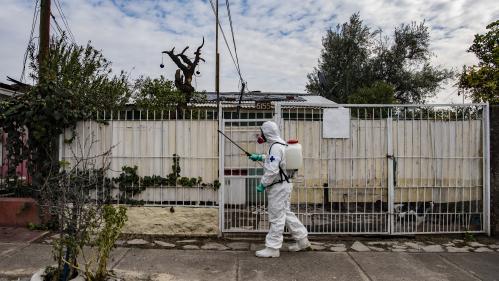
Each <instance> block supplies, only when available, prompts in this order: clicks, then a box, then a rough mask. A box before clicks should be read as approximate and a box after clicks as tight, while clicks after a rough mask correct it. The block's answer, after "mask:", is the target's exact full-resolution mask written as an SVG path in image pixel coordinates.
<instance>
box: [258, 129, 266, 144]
mask: <svg viewBox="0 0 499 281" xmlns="http://www.w3.org/2000/svg"><path fill="white" fill-rule="evenodd" d="M256 141H257V142H258V143H259V144H262V143H264V142H266V141H267V139H266V138H265V135H264V134H263V132H262V130H260V135H259V136H258V139H257V140H256Z"/></svg>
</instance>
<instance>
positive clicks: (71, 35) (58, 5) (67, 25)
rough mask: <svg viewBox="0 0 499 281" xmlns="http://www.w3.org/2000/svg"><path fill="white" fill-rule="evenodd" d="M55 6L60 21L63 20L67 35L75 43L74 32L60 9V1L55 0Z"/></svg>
mask: <svg viewBox="0 0 499 281" xmlns="http://www.w3.org/2000/svg"><path fill="white" fill-rule="evenodd" d="M55 7H56V8H57V11H58V12H59V15H60V16H61V19H62V22H63V24H64V26H65V27H66V30H67V31H68V35H69V37H70V38H71V41H72V42H73V43H75V44H76V40H75V37H74V34H73V32H72V31H71V28H69V23H68V21H67V18H66V15H64V12H63V11H62V6H61V3H60V2H59V0H55Z"/></svg>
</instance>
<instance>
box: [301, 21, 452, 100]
mask: <svg viewBox="0 0 499 281" xmlns="http://www.w3.org/2000/svg"><path fill="white" fill-rule="evenodd" d="M322 43H323V50H322V52H321V57H320V59H319V65H318V67H317V68H315V69H314V71H313V72H312V73H310V74H309V75H308V80H309V82H308V84H307V86H306V87H307V91H308V92H309V93H313V94H320V95H323V96H325V97H327V98H329V99H331V100H333V101H335V102H338V103H347V102H348V101H349V96H350V95H353V94H355V93H357V90H358V89H360V88H365V87H368V88H370V87H372V86H373V85H374V84H375V83H377V82H385V83H387V84H389V85H391V86H392V87H393V93H394V99H395V101H397V102H400V103H423V102H424V101H425V100H427V99H428V98H431V97H433V96H434V95H435V94H436V91H437V90H438V89H439V87H440V83H441V82H443V81H445V80H446V79H448V78H450V77H452V75H453V74H452V72H451V71H449V70H446V69H439V68H438V67H435V66H432V65H431V64H430V58H431V56H432V54H431V52H430V51H429V43H430V41H429V32H428V28H427V27H426V26H425V24H424V23H421V24H416V23H412V24H409V25H407V24H402V25H400V26H399V27H396V28H395V31H394V33H393V37H392V38H390V37H387V36H383V33H382V31H381V30H375V31H371V29H370V28H369V27H368V26H366V25H365V24H364V23H363V22H362V21H361V20H360V16H359V14H358V13H357V14H354V15H352V16H351V17H350V20H349V22H347V23H344V24H343V25H342V26H339V25H338V26H337V28H336V31H332V30H329V31H328V32H327V34H326V36H325V37H324V38H323V42H322ZM319 73H321V74H322V75H323V79H319V78H320V76H319ZM320 80H323V83H321V81H320ZM355 100H359V96H356V97H355ZM367 100H369V101H371V102H375V103H381V102H383V99H381V100H372V99H371V98H368V99H367Z"/></svg>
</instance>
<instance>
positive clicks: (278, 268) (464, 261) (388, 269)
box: [0, 243, 499, 281]
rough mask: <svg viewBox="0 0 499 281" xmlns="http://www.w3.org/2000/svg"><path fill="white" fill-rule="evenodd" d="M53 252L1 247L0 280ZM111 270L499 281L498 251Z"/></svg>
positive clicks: (238, 256)
mask: <svg viewBox="0 0 499 281" xmlns="http://www.w3.org/2000/svg"><path fill="white" fill-rule="evenodd" d="M50 263H52V258H51V247H50V246H48V245H42V244H9V243H0V280H18V278H21V280H29V276H30V275H31V274H32V273H33V272H34V271H36V270H37V269H39V268H41V267H44V266H46V265H48V264H50ZM110 267H112V268H113V269H114V270H116V271H117V272H121V273H123V274H124V275H125V276H131V277H130V279H135V280H307V281H308V280H397V281H398V280H439V281H441V280H499V252H492V253H396V252H358V253H356V252H343V253H334V252H301V253H288V252H283V253H281V258H277V259H258V258H255V257H254V256H253V252H251V251H204V250H193V251H189V250H187V251H186V250H164V249H140V248H121V247H120V248H117V249H115V250H114V252H113V255H112V257H111V261H110Z"/></svg>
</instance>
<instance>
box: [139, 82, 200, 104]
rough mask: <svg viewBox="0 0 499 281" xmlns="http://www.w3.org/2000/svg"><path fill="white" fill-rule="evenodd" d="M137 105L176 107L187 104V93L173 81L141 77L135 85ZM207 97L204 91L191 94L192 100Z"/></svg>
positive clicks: (197, 100)
mask: <svg viewBox="0 0 499 281" xmlns="http://www.w3.org/2000/svg"><path fill="white" fill-rule="evenodd" d="M134 89H135V94H134V100H135V105H136V106H137V107H138V108H139V109H143V110H145V109H147V110H164V109H174V108H179V107H181V106H185V105H186V104H187V97H186V95H185V93H182V92H181V91H179V90H178V89H177V88H176V87H175V85H174V82H173V81H170V80H168V79H166V78H165V77H164V76H162V75H161V76H160V78H154V79H152V78H150V77H145V78H144V77H141V78H139V79H137V80H136V81H135V85H134ZM205 99H206V96H205V94H204V93H197V92H194V93H192V94H191V96H190V102H202V101H204V100H205Z"/></svg>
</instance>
